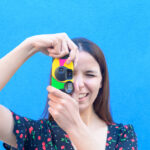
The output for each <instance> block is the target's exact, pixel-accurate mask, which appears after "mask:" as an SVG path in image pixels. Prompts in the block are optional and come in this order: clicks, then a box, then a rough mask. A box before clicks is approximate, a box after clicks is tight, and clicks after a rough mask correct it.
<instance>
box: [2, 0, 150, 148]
mask: <svg viewBox="0 0 150 150" xmlns="http://www.w3.org/2000/svg"><path fill="white" fill-rule="evenodd" d="M149 8H150V1H149V0H142V1H140V0H134V1H130V0H121V1H119V0H113V1H112V0H101V1H99V0H95V1H87V0H82V1H81V0H80V1H79V0H72V1H70V0H61V1H60V0H43V1H40V0H32V1H29V0H28V1H25V0H22V1H19V0H16V1H12V0H9V1H8V0H3V1H0V57H3V56H4V55H5V54H7V53H8V52H9V51H11V50H12V49H13V48H15V47H16V46H17V45H18V44H19V43H21V42H22V41H23V40H24V39H25V38H27V37H29V36H32V35H38V34H51V33H59V32H66V33H67V34H68V35H69V37H70V38H73V37H80V36H82V37H86V38H89V39H90V40H92V41H94V42H96V43H97V44H98V45H99V46H100V47H101V49H102V50H103V52H104V54H105V57H106V60H107V64H108V70H109V77H110V98H111V111H112V115H113V118H114V120H115V121H116V122H117V123H124V124H129V123H131V124H133V126H134V128H135V131H136V133H137V137H138V146H139V150H147V149H149V147H150V146H149V145H150V143H149V144H148V142H149V140H148V139H149V134H150V130H149V124H150V119H149V114H150V110H149V108H150V103H149V97H150V93H149V86H150V80H149V74H150V62H149V58H150V51H149V49H150V9H149ZM50 67H51V58H50V57H48V56H45V55H43V54H41V53H38V54H35V55H34V56H33V57H32V58H30V59H29V60H28V61H27V62H25V64H24V65H23V66H22V67H21V68H20V69H19V70H18V71H17V73H16V74H15V75H14V76H13V77H12V79H11V80H10V81H9V83H8V84H7V85H6V86H5V88H4V89H3V90H2V91H1V92H0V104H2V105H4V106H6V107H8V108H9V109H11V110H13V111H14V112H16V113H18V114H20V115H23V116H26V117H30V118H33V119H38V118H39V117H40V115H41V113H42V111H43V109H44V106H45V102H46V97H47V91H46V87H47V86H48V83H49V72H50ZM6 69H9V68H6ZM0 144H1V143H0ZM1 145H2V144H1ZM1 145H0V150H3V148H2V146H1Z"/></svg>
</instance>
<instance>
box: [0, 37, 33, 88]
mask: <svg viewBox="0 0 150 150" xmlns="http://www.w3.org/2000/svg"><path fill="white" fill-rule="evenodd" d="M34 53H35V52H34V50H33V49H32V44H31V42H30V41H29V40H28V39H26V40H25V41H24V42H22V43H21V44H20V45H19V46H17V47H16V48H15V49H13V50H12V51H11V52H9V53H8V54H7V55H6V56H4V57H3V58H1V59H0V91H1V90H2V89H3V88H4V86H5V85H6V84H7V83H8V81H9V80H10V79H11V77H12V76H13V75H14V74H15V72H16V71H17V70H18V69H19V67H20V66H21V65H22V64H23V63H24V62H25V61H26V60H27V59H28V58H29V57H31V56H32V55H33V54H34Z"/></svg>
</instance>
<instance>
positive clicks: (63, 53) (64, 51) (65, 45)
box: [61, 40, 69, 57]
mask: <svg viewBox="0 0 150 150" xmlns="http://www.w3.org/2000/svg"><path fill="white" fill-rule="evenodd" d="M67 54H69V49H68V46H67V42H66V40H63V41H62V50H61V55H63V56H65V55H67ZM63 56H62V57H63Z"/></svg>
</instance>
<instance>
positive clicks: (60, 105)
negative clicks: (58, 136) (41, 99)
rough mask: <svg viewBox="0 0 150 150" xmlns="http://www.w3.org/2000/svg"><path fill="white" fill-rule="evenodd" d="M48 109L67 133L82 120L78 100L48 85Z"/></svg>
mask: <svg viewBox="0 0 150 150" xmlns="http://www.w3.org/2000/svg"><path fill="white" fill-rule="evenodd" d="M47 90H48V93H49V94H48V98H49V99H50V100H49V102H48V104H49V106H50V107H49V108H48V111H49V113H50V114H51V115H52V117H53V118H54V120H55V121H56V123H57V124H58V125H59V126H60V127H61V128H62V129H63V130H64V131H66V132H67V133H68V132H71V130H73V129H75V128H77V127H78V126H79V124H80V123H81V122H82V121H81V120H82V119H81V117H80V113H79V105H78V102H77V101H76V100H75V99H73V98H72V97H71V96H70V95H68V94H66V93H64V92H62V91H60V90H58V89H56V88H54V87H52V86H48V87H47Z"/></svg>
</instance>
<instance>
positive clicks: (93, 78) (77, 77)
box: [72, 51, 102, 112]
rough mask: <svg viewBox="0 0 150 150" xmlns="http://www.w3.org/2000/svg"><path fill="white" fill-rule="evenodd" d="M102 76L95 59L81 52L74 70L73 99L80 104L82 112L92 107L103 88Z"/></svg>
mask: <svg viewBox="0 0 150 150" xmlns="http://www.w3.org/2000/svg"><path fill="white" fill-rule="evenodd" d="M101 81H102V75H101V71H100V66H99V64H98V63H97V61H96V60H95V58H94V57H93V56H92V55H90V54H89V53H87V52H85V51H80V52H79V57H78V62H77V65H76V66H75V68H74V92H73V94H72V97H73V98H74V99H75V100H77V101H78V102H79V110H80V112H83V111H85V110H86V109H87V108H89V107H92V104H93V102H94V100H95V99H96V97H97V94H98V92H99V89H100V88H101Z"/></svg>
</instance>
